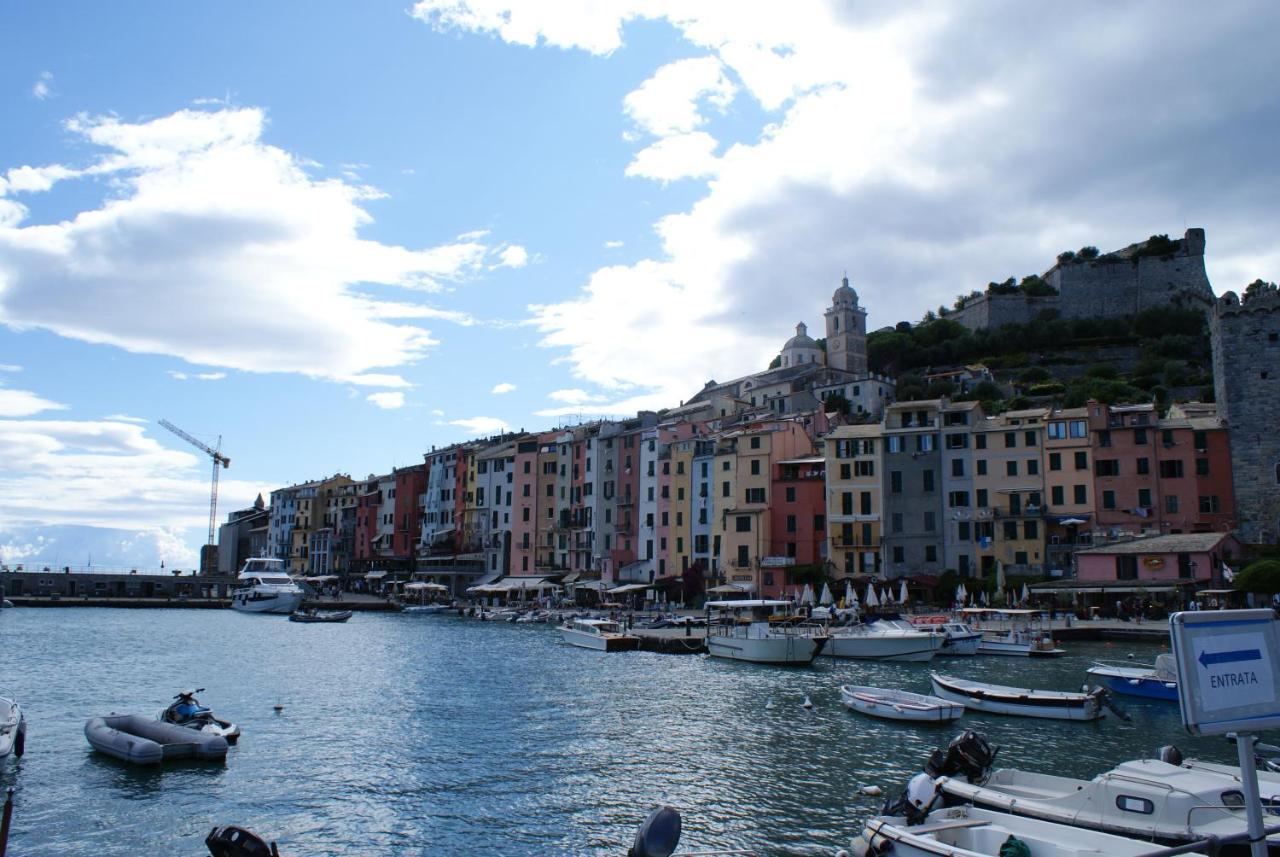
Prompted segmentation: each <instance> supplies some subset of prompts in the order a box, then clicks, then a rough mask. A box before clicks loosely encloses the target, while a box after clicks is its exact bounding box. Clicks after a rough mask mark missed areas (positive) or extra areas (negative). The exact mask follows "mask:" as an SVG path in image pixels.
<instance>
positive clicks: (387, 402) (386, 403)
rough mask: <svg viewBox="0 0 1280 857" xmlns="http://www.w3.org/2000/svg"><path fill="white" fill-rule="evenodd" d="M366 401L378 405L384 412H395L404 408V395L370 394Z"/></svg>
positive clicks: (397, 393)
mask: <svg viewBox="0 0 1280 857" xmlns="http://www.w3.org/2000/svg"><path fill="white" fill-rule="evenodd" d="M365 400H366V401H368V402H371V403H372V404H374V405H377V406H378V407H379V408H382V409H383V410H384V411H393V410H395V409H396V408H403V407H404V393H399V392H396V393H370V394H369V395H367V396H365Z"/></svg>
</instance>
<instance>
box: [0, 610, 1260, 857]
mask: <svg viewBox="0 0 1280 857" xmlns="http://www.w3.org/2000/svg"><path fill="white" fill-rule="evenodd" d="M1066 648H1067V649H1068V651H1069V655H1068V656H1067V657H1065V658H1062V659H1059V660H1055V661H1030V660H1026V659H1020V658H982V659H976V658H959V659H944V660H937V661H934V663H933V664H864V663H855V662H834V663H833V662H831V661H829V660H826V659H822V660H820V661H819V662H818V664H817V665H815V666H814V667H812V668H807V669H781V668H775V667H761V666H753V665H748V664H738V663H730V662H723V661H718V660H712V659H707V658H705V657H697V656H675V655H653V654H645V653H626V654H611V655H604V654H601V653H598V652H590V651H586V650H582V649H575V648H572V647H568V646H565V645H564V644H562V643H561V642H560V638H559V635H558V634H555V633H552V632H550V631H549V629H548V628H546V627H544V626H531V625H509V624H505V623H501V624H494V623H481V622H475V621H463V620H459V619H456V618H452V617H443V616H400V615H372V614H356V616H355V617H353V618H352V620H351V621H350V622H348V623H347V624H345V625H300V624H297V623H290V622H288V621H286V620H285V619H284V618H283V617H273V616H251V615H244V614H240V613H235V612H233V611H230V610H227V611H204V610H173V611H159V610H157V611H146V612H143V611H130V610H106V609H90V608H61V609H48V610H35V609H18V610H7V611H4V613H3V615H0V651H3V652H4V661H3V663H4V665H5V669H4V672H3V675H0V684H2V685H3V686H5V687H7V688H8V689H10V690H12V691H13V692H14V693H16V694H17V695H18V697H19V700H20V701H21V702H22V704H23V706H24V708H25V709H26V711H27V717H28V722H29V737H28V742H27V755H26V756H25V757H24V758H23V759H22V760H21V762H20V763H17V764H15V762H14V761H13V760H9V761H7V762H6V763H4V764H3V766H0V784H3V785H8V784H11V783H14V784H17V785H18V786H19V788H20V792H19V796H18V804H17V810H16V813H15V817H14V832H13V835H12V843H13V853H15V854H19V855H55V854H56V855H72V854H94V855H136V854H165V855H169V854H174V855H199V854H203V853H205V852H204V846H203V844H202V842H203V837H204V835H205V834H206V833H207V832H208V830H209V828H211V827H213V826H214V825H215V824H232V823H234V824H239V825H242V826H245V827H248V828H250V829H252V830H255V831H257V832H259V833H260V834H262V835H264V836H267V837H269V838H274V839H276V840H277V841H279V843H280V845H281V850H282V852H283V853H284V854H285V855H286V857H300V855H308V857H312V855H338V854H348V855H349V854H354V853H359V854H362V855H391V854H406V853H407V854H459V853H464V852H469V851H481V850H482V851H488V852H489V853H496V854H569V853H574V854H584V853H586V854H613V855H621V854H624V853H625V852H626V849H627V845H628V844H629V842H630V839H631V837H632V835H633V833H634V831H635V828H636V826H637V825H638V824H639V823H640V821H641V820H642V819H643V818H644V816H645V814H646V813H647V812H648V810H649V809H650V808H651V807H652V806H654V805H656V804H659V803H667V804H670V805H672V806H675V807H677V808H679V809H680V810H681V811H682V813H683V815H684V822H685V831H686V832H685V834H684V837H683V840H684V843H685V845H686V846H688V847H694V846H699V847H707V848H710V847H726V848H727V847H760V848H764V849H765V850H766V851H768V852H769V853H774V854H829V853H831V851H832V849H834V848H836V847H840V846H843V845H844V844H846V843H847V842H848V839H849V837H850V836H851V835H852V834H853V833H855V832H856V831H857V829H858V827H859V824H860V821H861V820H862V819H863V818H864V817H865V816H866V815H867V814H868V813H869V812H871V811H873V810H874V809H876V808H877V807H878V805H879V803H880V802H881V801H882V800H883V798H878V799H877V798H868V797H861V796H859V795H858V794H857V790H858V788H859V787H860V786H862V785H865V784H876V785H880V786H881V787H883V788H884V790H885V793H886V796H888V795H889V794H891V793H896V791H897V790H898V789H899V788H900V787H901V784H902V783H903V782H904V781H905V780H906V778H907V777H909V776H910V775H911V774H912V773H914V771H916V770H917V769H918V768H919V766H920V764H921V762H922V761H923V760H924V757H925V756H926V755H927V754H928V752H929V751H930V750H931V749H933V748H934V747H936V746H939V745H941V744H945V743H946V741H947V740H948V739H949V738H950V736H951V735H952V734H953V733H954V732H955V731H957V730H958V729H960V728H974V729H979V730H982V731H984V732H985V733H986V734H987V735H988V736H989V737H990V739H991V741H992V742H993V743H995V744H998V745H1000V746H1001V748H1002V749H1001V752H1000V764H1002V765H1010V766H1016V767H1021V768H1026V769H1030V770H1040V771H1052V772H1054V773H1060V774H1065V775H1072V776H1092V775H1094V774H1096V773H1098V772H1099V771H1101V770H1102V769H1104V768H1107V767H1110V766H1112V765H1114V764H1116V763H1118V762H1120V761H1123V760H1125V759H1129V758H1134V757H1136V756H1139V755H1142V754H1149V753H1150V752H1151V751H1153V750H1154V749H1155V747H1156V746H1158V745H1159V744H1164V743H1177V744H1179V746H1181V747H1183V748H1184V750H1190V751H1191V752H1192V753H1193V754H1195V755H1199V756H1201V757H1205V758H1213V759H1216V760H1220V761H1228V762H1229V761H1232V760H1233V759H1234V753H1233V752H1232V748H1231V747H1229V746H1228V745H1226V744H1225V743H1223V742H1220V741H1214V740H1212V739H1192V738H1190V737H1189V736H1187V735H1186V733H1185V732H1184V731H1183V730H1182V728H1181V724H1180V722H1179V720H1178V714H1177V707H1176V706H1175V705H1170V704H1168V703H1156V702H1138V701H1133V702H1130V701H1128V700H1124V701H1122V703H1121V704H1122V705H1123V706H1124V707H1125V708H1126V710H1127V711H1128V712H1129V713H1130V714H1132V715H1133V722H1132V723H1121V722H1118V721H1116V720H1115V719H1114V718H1113V719H1109V720H1105V721H1103V722H1101V723H1064V722H1058V721H1047V720H1028V719H1022V718H1004V717H998V716H988V715H978V716H973V715H966V716H965V717H964V718H963V719H962V720H960V721H959V722H958V723H957V724H955V726H953V727H952V728H947V727H942V728H939V727H929V726H909V725H901V724H895V723H892V722H888V721H879V720H873V719H870V718H866V717H863V716H861V715H855V714H850V713H849V712H847V711H845V710H844V709H843V708H842V707H841V706H840V696H839V690H838V688H839V685H840V684H842V683H855V684H871V685H883V686H887V687H901V688H903V689H906V690H915V691H921V692H927V691H928V688H929V679H928V675H929V670H930V668H933V669H939V670H941V671H945V672H948V673H953V674H955V675H960V676H965V677H974V678H983V679H986V680H990V681H997V682H1000V681H1008V682H1010V683H1015V684H1018V685H1029V686H1037V687H1045V688H1057V689H1062V690H1067V689H1075V688H1077V687H1079V686H1080V684H1081V683H1082V682H1083V681H1084V679H1085V675H1084V669H1085V667H1086V666H1087V665H1088V663H1089V662H1090V661H1091V660H1093V659H1095V658H1110V659H1119V660H1123V659H1124V657H1125V655H1126V654H1127V653H1134V654H1135V655H1136V656H1137V658H1138V659H1139V660H1145V661H1147V662H1150V661H1151V660H1152V659H1153V658H1154V656H1155V654H1156V653H1157V652H1158V651H1159V649H1158V648H1157V647H1154V646H1140V645H1138V644H1128V643H1125V644H1114V645H1111V644H1071V645H1068V646H1067V647H1066ZM196 686H200V687H205V688H207V690H206V691H205V692H204V693H203V694H201V699H202V701H204V702H205V703H206V704H208V705H211V706H212V707H213V708H214V709H215V711H217V712H218V713H219V714H221V715H224V716H227V717H229V718H230V719H232V720H234V721H236V722H237V723H239V724H240V725H241V728H242V729H243V731H244V736H243V737H242V738H241V740H240V743H239V745H238V746H237V747H233V748H232V749H231V752H230V754H229V755H228V756H227V762H226V765H225V766H222V765H213V766H209V765H201V764H184V765H180V766H179V765H166V766H165V767H164V768H163V769H153V770H146V769H139V768H133V767H131V766H128V765H124V764H121V763H118V762H115V761H113V760H110V759H106V758H103V757H100V756H96V755H94V754H92V753H91V752H90V751H89V747H88V744H87V743H86V742H85V740H84V737H83V734H82V729H83V726H84V721H85V720H86V719H87V718H88V717H90V716H91V715H96V714H105V713H108V712H111V711H116V712H121V713H125V712H130V713H134V712H136V713H144V714H148V715H151V714H153V713H158V712H159V711H160V709H162V708H163V707H164V706H165V705H166V704H167V703H168V701H169V699H170V698H171V696H172V695H173V694H174V693H175V692H177V691H178V690H179V689H182V688H188V687H196ZM806 695H808V696H809V697H810V698H811V699H812V701H813V703H814V708H813V709H812V710H805V709H804V708H802V707H801V702H802V701H803V699H804V697H805V696H806ZM277 702H278V703H280V704H282V705H283V706H284V708H283V710H282V711H281V712H279V713H276V712H274V711H273V710H272V706H273V705H275V704H276V703H277ZM770 702H772V703H773V707H772V708H767V707H766V706H767V704H768V703H770Z"/></svg>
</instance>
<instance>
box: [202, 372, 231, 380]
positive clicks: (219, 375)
mask: <svg viewBox="0 0 1280 857" xmlns="http://www.w3.org/2000/svg"><path fill="white" fill-rule="evenodd" d="M225 377H227V373H226V372H198V373H196V380H198V381H221V380H222V379H223V378H225Z"/></svg>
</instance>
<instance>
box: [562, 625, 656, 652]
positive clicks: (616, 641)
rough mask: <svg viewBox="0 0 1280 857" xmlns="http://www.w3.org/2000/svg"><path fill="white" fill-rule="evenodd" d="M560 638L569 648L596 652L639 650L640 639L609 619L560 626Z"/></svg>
mask: <svg viewBox="0 0 1280 857" xmlns="http://www.w3.org/2000/svg"><path fill="white" fill-rule="evenodd" d="M560 636H561V637H562V638H563V639H564V641H565V642H566V643H568V644H569V645H571V646H577V647H579V648H582V649H594V650H595V651H597V652H630V651H635V650H636V649H638V648H640V638H639V637H635V636H632V635H631V634H628V633H626V631H625V630H624V629H623V627H622V625H621V624H619V623H618V622H614V621H612V620H610V619H574V620H572V621H570V622H568V623H566V624H564V625H561V626H560Z"/></svg>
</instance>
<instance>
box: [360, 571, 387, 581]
mask: <svg viewBox="0 0 1280 857" xmlns="http://www.w3.org/2000/svg"><path fill="white" fill-rule="evenodd" d="M386 576H387V573H386V572H385V571H382V570H378V571H370V572H366V573H365V576H364V579H365V580H382V578H384V577H386Z"/></svg>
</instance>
